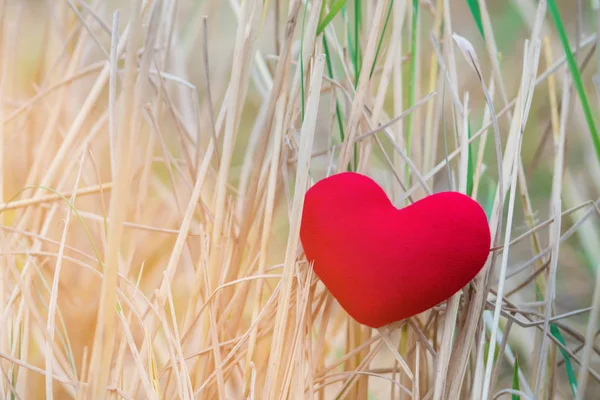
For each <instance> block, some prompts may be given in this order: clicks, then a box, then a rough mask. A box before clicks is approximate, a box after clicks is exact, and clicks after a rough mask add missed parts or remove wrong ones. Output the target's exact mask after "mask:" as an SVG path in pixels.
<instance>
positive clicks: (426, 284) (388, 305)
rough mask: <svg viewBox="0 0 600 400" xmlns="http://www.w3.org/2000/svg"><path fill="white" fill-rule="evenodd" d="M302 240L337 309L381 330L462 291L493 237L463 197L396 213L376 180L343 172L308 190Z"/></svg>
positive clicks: (447, 195) (448, 195)
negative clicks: (340, 308) (335, 301)
mask: <svg viewBox="0 0 600 400" xmlns="http://www.w3.org/2000/svg"><path fill="white" fill-rule="evenodd" d="M300 240H301V242H302V247H303V248H304V252H305V254H306V256H307V259H308V261H309V262H314V264H313V268H314V272H315V273H316V274H317V275H318V276H319V278H320V279H321V281H322V282H323V283H324V284H325V286H326V287H327V288H328V289H329V291H330V292H331V294H332V295H333V296H334V297H335V298H336V300H337V301H338V302H339V304H340V305H341V306H342V308H344V309H345V310H346V312H347V313H348V314H350V315H351V316H352V317H353V318H354V319H355V320H356V321H358V322H359V323H361V324H364V325H367V326H370V327H373V328H378V327H381V326H383V325H387V324H389V323H392V322H395V321H399V320H401V319H404V318H408V317H410V316H412V315H416V314H419V313H421V312H423V311H425V310H428V309H429V308H431V307H433V306H435V305H437V304H439V303H440V302H442V301H444V300H446V299H448V298H449V297H451V296H452V295H453V294H455V293H456V292H458V291H459V290H460V289H461V288H463V287H464V286H465V285H466V284H467V283H469V282H470V281H471V280H472V279H473V278H474V277H475V276H476V275H477V274H478V273H479V271H480V270H481V268H483V265H484V264H485V262H486V260H487V258H488V254H489V251H490V241H491V237H490V229H489V225H488V221H487V217H486V214H485V212H484V211H483V209H482V207H481V206H480V205H479V204H478V203H477V202H476V201H475V200H473V199H471V198H470V197H468V196H466V195H464V194H461V193H458V192H442V193H436V194H433V195H430V196H427V197H425V198H423V199H422V200H419V201H417V202H415V203H413V204H411V205H410V206H407V207H404V208H402V209H397V208H396V207H395V206H394V205H393V204H392V202H391V201H390V200H389V198H388V197H387V195H386V193H385V192H384V190H383V189H382V188H381V187H380V186H379V185H378V184H377V183H376V182H375V181H373V180H372V179H370V178H368V177H366V176H364V175H361V174H357V173H353V172H345V173H341V174H336V175H333V176H330V177H328V178H325V179H323V180H321V181H319V182H317V183H316V184H315V185H313V186H312V187H311V188H310V189H309V190H308V191H307V193H306V196H305V201H304V210H303V213H302V222H301V228H300Z"/></svg>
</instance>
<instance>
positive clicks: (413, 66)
mask: <svg viewBox="0 0 600 400" xmlns="http://www.w3.org/2000/svg"><path fill="white" fill-rule="evenodd" d="M412 8H413V15H412V32H411V39H410V41H411V44H410V54H411V61H410V79H409V81H408V108H410V107H412V106H413V104H415V84H416V82H415V80H416V78H417V57H416V52H417V22H418V17H419V0H413V2H412ZM412 119H413V114H412V113H410V114H408V115H407V116H406V152H407V154H408V156H409V157H410V156H411V151H410V149H411V143H410V142H411V131H412ZM405 175H406V178H405V179H406V183H407V184H408V183H409V179H410V170H409V168H408V165H406V168H405Z"/></svg>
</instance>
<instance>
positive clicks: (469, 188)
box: [467, 116, 475, 197]
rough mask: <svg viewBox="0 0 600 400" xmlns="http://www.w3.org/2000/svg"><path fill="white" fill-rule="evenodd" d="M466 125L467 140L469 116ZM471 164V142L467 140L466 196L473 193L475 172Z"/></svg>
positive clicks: (469, 126) (469, 130)
mask: <svg viewBox="0 0 600 400" xmlns="http://www.w3.org/2000/svg"><path fill="white" fill-rule="evenodd" d="M467 122H468V124H469V125H468V126H467V137H468V139H469V141H470V140H471V116H469V118H468V121H467ZM474 168H475V167H474V165H473V144H472V143H470V142H469V148H468V154H467V196H469V197H470V196H471V195H472V194H473V178H474V176H473V175H474V174H475V170H474Z"/></svg>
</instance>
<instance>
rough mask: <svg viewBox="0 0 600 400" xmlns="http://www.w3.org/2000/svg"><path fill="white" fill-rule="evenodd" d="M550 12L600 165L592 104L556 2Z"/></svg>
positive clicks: (599, 142) (550, 0) (550, 2)
mask: <svg viewBox="0 0 600 400" xmlns="http://www.w3.org/2000/svg"><path fill="white" fill-rule="evenodd" d="M548 10H549V11H550V15H552V19H553V20H554V25H555V26H556V31H557V32H558V36H559V38H560V41H561V43H562V45H563V48H564V50H565V55H566V57H567V64H568V65H569V70H570V71H571V75H572V76H573V83H574V84H575V88H576V89H577V94H578V95H579V99H580V100H581V107H582V108H583V113H584V115H585V121H586V122H587V124H588V128H589V130H590V134H591V135H592V142H593V143H594V150H595V151H596V158H597V159H598V163H599V164H600V137H599V136H598V131H597V130H596V124H595V122H594V117H593V115H592V110H591V108H590V103H589V102H588V99H587V96H586V94H585V90H584V89H583V83H582V81H581V74H580V73H579V68H578V67H577V63H576V62H575V57H573V53H572V52H571V48H570V46H569V39H568V38H567V33H566V32H565V27H564V24H563V22H562V19H561V17H560V13H559V12H558V7H557V6H556V0H548Z"/></svg>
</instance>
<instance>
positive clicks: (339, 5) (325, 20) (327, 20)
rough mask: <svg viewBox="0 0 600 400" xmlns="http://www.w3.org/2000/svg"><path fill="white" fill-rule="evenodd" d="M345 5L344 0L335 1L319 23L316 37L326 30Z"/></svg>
mask: <svg viewBox="0 0 600 400" xmlns="http://www.w3.org/2000/svg"><path fill="white" fill-rule="evenodd" d="M323 4H325V3H323ZM345 5H346V0H335V1H334V2H333V3H332V4H331V8H330V9H329V12H328V13H327V15H326V16H325V18H323V20H322V21H321V22H320V23H319V26H318V27H317V35H320V34H321V33H323V31H324V30H325V28H327V25H329V24H330V23H331V21H332V20H333V19H334V18H335V16H336V15H337V14H338V13H339V12H340V10H341V9H342V7H344V6H345Z"/></svg>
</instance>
